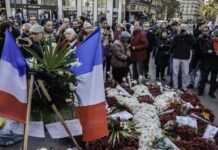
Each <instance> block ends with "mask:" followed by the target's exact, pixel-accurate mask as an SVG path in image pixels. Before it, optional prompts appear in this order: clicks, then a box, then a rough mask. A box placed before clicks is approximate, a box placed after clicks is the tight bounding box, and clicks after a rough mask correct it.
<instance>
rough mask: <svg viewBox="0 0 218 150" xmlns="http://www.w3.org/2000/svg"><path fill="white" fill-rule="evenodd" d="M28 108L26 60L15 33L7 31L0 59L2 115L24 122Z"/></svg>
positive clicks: (0, 106) (0, 103)
mask: <svg viewBox="0 0 218 150" xmlns="http://www.w3.org/2000/svg"><path fill="white" fill-rule="evenodd" d="M26 110H27V79H26V62H25V59H24V57H23V56H22V54H21V51H20V49H19V48H18V46H17V45H16V42H15V39H14V37H13V35H12V34H11V32H9V31H6V32H5V42H4V47H3V52H2V57H1V59H0V116H3V117H5V118H9V119H12V120H15V121H19V122H23V123H24V122H25V120H26Z"/></svg>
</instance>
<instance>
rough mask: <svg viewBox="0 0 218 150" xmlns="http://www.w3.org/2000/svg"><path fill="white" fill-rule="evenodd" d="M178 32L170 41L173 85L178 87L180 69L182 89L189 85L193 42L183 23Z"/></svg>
mask: <svg viewBox="0 0 218 150" xmlns="http://www.w3.org/2000/svg"><path fill="white" fill-rule="evenodd" d="M179 30H180V31H179V34H178V35H176V36H175V38H174V39H173V42H172V47H171V49H172V57H173V87H174V88H176V89H178V88H179V85H178V78H179V73H180V70H181V73H182V89H184V90H185V89H186V88H187V87H188V85H189V59H190V56H191V50H192V47H193V44H194V38H193V36H192V35H190V34H188V33H187V31H186V26H185V25H183V26H182V27H180V29H179Z"/></svg>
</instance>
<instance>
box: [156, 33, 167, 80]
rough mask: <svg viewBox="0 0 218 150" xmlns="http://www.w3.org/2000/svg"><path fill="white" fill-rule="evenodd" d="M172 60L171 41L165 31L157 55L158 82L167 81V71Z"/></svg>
mask: <svg viewBox="0 0 218 150" xmlns="http://www.w3.org/2000/svg"><path fill="white" fill-rule="evenodd" d="M169 60H170V41H169V39H168V34H167V31H163V32H162V35H161V38H160V41H159V44H158V48H157V52H156V55H155V64H156V80H161V81H165V78H164V75H165V69H166V67H167V66H168V65H169Z"/></svg>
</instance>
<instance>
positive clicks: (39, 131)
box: [10, 121, 45, 138]
mask: <svg viewBox="0 0 218 150" xmlns="http://www.w3.org/2000/svg"><path fill="white" fill-rule="evenodd" d="M10 127H11V130H12V131H13V132H14V133H15V134H19V135H23V133H24V125H23V124H21V123H17V122H14V123H12V124H11V125H10ZM29 136H32V137H37V138H45V130H44V123H43V122H42V121H30V128H29Z"/></svg>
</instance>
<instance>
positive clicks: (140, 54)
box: [130, 21, 148, 80]
mask: <svg viewBox="0 0 218 150" xmlns="http://www.w3.org/2000/svg"><path fill="white" fill-rule="evenodd" d="M130 44H131V59H132V62H133V79H135V80H138V79H139V77H140V76H141V77H143V78H144V71H145V66H144V62H145V60H146V59H147V58H148V56H147V52H146V47H147V46H148V40H147V38H146V36H145V33H144V32H143V30H142V27H141V25H140V22H138V21H136V22H135V24H134V31H133V33H132V38H131V43H130Z"/></svg>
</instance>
